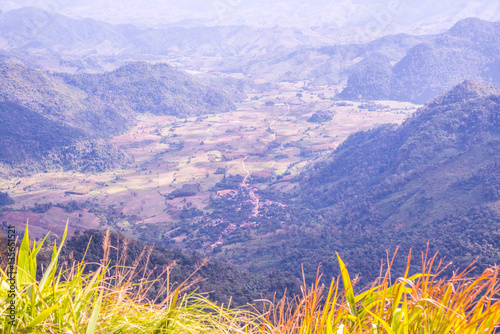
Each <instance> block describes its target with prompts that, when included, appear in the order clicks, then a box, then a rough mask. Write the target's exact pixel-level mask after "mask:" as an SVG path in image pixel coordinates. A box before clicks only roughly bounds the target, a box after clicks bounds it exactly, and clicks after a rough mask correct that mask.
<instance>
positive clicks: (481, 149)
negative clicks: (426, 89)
mask: <svg viewBox="0 0 500 334" xmlns="http://www.w3.org/2000/svg"><path fill="white" fill-rule="evenodd" d="M499 126H500V89H498V88H496V87H495V86H493V85H491V84H487V83H485V84H482V83H478V82H475V81H471V80H468V81H464V82H462V83H461V84H459V85H457V86H456V87H454V88H453V89H452V90H450V91H448V92H447V93H445V94H443V95H441V96H439V97H437V98H435V99H433V100H431V101H429V102H428V103H427V104H426V105H425V106H424V107H423V108H421V109H419V111H417V112H416V114H415V115H414V116H413V117H411V118H409V119H408V120H407V121H405V122H404V123H403V124H402V125H401V126H394V125H383V126H380V127H378V128H375V129H373V130H370V131H365V132H358V133H356V134H354V135H351V136H350V137H349V138H348V139H347V140H346V141H345V142H344V143H342V144H341V145H340V146H339V147H338V148H337V149H336V150H335V151H334V152H333V153H332V154H331V155H329V156H327V157H324V158H321V161H319V162H317V163H315V164H314V165H312V166H311V167H310V168H309V169H308V170H306V171H304V172H303V173H302V174H301V176H300V178H299V179H297V180H296V181H295V183H292V184H291V186H290V187H288V188H287V189H288V190H287V191H282V189H283V187H282V186H281V185H280V183H277V184H276V185H275V191H274V192H273V191H269V192H267V193H263V192H260V194H261V201H263V200H274V201H281V202H285V203H287V209H286V211H282V209H280V210H281V211H275V212H273V214H268V216H269V217H271V218H272V220H271V219H270V221H269V223H267V225H265V224H266V223H265V221H264V220H260V222H261V227H260V228H261V229H263V230H264V229H265V231H266V233H265V234H262V235H261V236H260V239H256V240H255V241H254V242H252V243H248V244H247V245H241V246H239V247H233V248H232V249H228V250H225V249H224V250H223V251H224V252H226V253H225V255H223V256H221V259H225V260H233V261H238V263H245V262H246V261H248V262H251V263H252V268H254V270H256V271H259V270H261V269H264V268H269V267H274V268H280V269H282V270H289V271H292V272H295V274H296V275H300V272H299V271H298V270H297V268H299V266H300V264H301V263H302V264H304V267H305V268H306V269H307V270H306V272H314V268H315V267H316V266H317V265H318V264H322V269H323V270H324V272H325V274H326V275H327V276H330V275H336V274H338V272H337V270H336V263H335V260H334V258H335V252H336V251H337V252H338V253H339V254H340V255H341V256H342V258H343V259H345V260H346V261H347V262H348V263H349V268H350V272H352V273H357V274H359V275H360V276H361V278H362V282H365V283H366V282H368V281H370V280H372V279H375V278H376V277H375V276H376V275H374V274H373V273H378V266H379V264H380V259H385V258H386V252H389V255H391V254H392V252H394V250H395V249H396V247H397V246H400V247H401V248H402V252H403V254H407V252H408V251H409V249H410V248H413V250H414V254H415V256H414V262H415V263H416V264H417V267H418V261H419V258H420V255H419V254H420V252H421V251H423V252H425V250H426V243H427V241H429V242H430V252H431V254H434V252H436V251H439V252H440V255H439V257H443V256H445V257H446V258H447V259H448V260H452V261H453V262H454V264H453V266H451V267H450V269H449V270H448V271H447V273H448V274H449V273H450V272H451V270H452V269H453V270H455V269H457V268H462V269H464V267H465V266H466V265H468V264H469V263H470V262H471V261H472V260H474V259H475V258H476V257H478V262H477V267H478V268H480V269H484V268H485V267H486V266H488V265H491V264H494V263H498V262H499V261H500V257H499V254H500V252H499V251H500V248H499V245H500V235H499V234H498V229H499V228H500V192H499V189H500V131H499V130H498V129H499ZM280 212H281V213H280ZM273 224H274V225H273ZM272 226H276V227H274V228H272ZM257 240H258V241H257ZM257 242H258V245H259V247H258V248H254V247H255V243H257ZM266 254H273V257H272V258H270V257H269V256H267V255H266ZM405 264H406V258H405V257H404V256H401V257H399V258H398V259H397V260H396V262H395V265H394V268H395V270H396V272H398V270H399V272H400V271H401V270H403V269H404V267H405ZM310 278H312V277H310Z"/></svg>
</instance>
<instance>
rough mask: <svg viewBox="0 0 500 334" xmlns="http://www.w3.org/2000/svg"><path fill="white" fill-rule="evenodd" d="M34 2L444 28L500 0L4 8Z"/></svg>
mask: <svg viewBox="0 0 500 334" xmlns="http://www.w3.org/2000/svg"><path fill="white" fill-rule="evenodd" d="M25 6H36V7H40V8H44V9H47V10H50V11H52V12H56V13H60V14H64V15H69V16H72V17H79V18H82V17H92V18H96V19H99V20H103V21H108V22H111V23H134V24H140V25H162V24H170V23H173V22H177V21H181V20H189V19H194V20H201V21H200V22H203V23H204V24H208V25H213V24H248V25H252V26H275V25H281V26H297V27H305V26H318V25H332V26H335V27H345V26H351V27H352V26H359V25H365V24H372V25H374V24H378V25H392V26H406V27H412V28H422V29H431V30H432V29H433V27H435V28H436V29H444V28H447V27H449V26H450V25H451V24H453V23H454V22H456V21H457V20H459V19H461V18H465V17H470V16H475V17H480V18H483V19H486V20H489V21H497V20H500V1H498V0H473V1H464V0H439V1H435V0H420V1H419V0H388V1H382V0H337V1H335V0H307V1H297V0H289V1H283V0H181V1H179V0H176V1H171V0H0V9H3V10H9V9H14V8H19V7H25Z"/></svg>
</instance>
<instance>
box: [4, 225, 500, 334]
mask: <svg viewBox="0 0 500 334" xmlns="http://www.w3.org/2000/svg"><path fill="white" fill-rule="evenodd" d="M65 239H66V233H65V234H64V236H63V238H62V240H61V243H60V245H59V246H57V245H54V248H53V252H52V259H51V261H50V264H49V265H48V266H47V267H46V268H43V271H42V272H40V268H38V266H37V255H38V253H39V251H40V249H41V247H42V245H43V243H44V241H45V239H44V240H42V241H41V242H40V243H36V242H31V241H30V238H29V233H28V227H26V231H25V234H24V237H23V240H22V242H21V244H20V246H19V248H18V249H17V255H16V259H17V263H16V268H17V277H16V281H15V287H16V294H15V304H16V321H15V324H13V325H12V324H11V323H10V322H11V319H10V318H9V317H8V315H9V305H10V304H9V303H10V300H11V298H10V297H9V296H8V294H9V289H10V284H9V283H8V281H7V279H8V276H7V270H0V274H1V280H0V297H1V298H0V303H1V304H0V310H1V319H0V330H1V332H2V333H75V334H76V333H85V334H91V333H263V334H264V333H273V334H274V333H276V334H278V333H290V334H295V333H297V334H301V333H327V334H330V333H331V334H343V333H373V334H375V333H376V334H380V333H394V334H396V333H401V334H408V333H415V334H424V333H425V334H427V333H439V334H440V333H460V334H468V333H470V334H473V333H494V332H495V330H496V326H497V325H499V322H500V301H499V299H498V297H499V289H500V285H499V280H498V274H499V267H497V266H495V267H491V268H488V269H487V270H485V271H484V272H483V273H482V274H481V275H479V276H478V277H470V273H471V271H472V266H470V267H468V268H466V269H465V270H464V271H462V272H460V273H455V274H454V275H453V276H452V277H449V278H445V277H442V275H440V274H441V273H442V271H443V270H444V269H445V268H446V265H443V262H442V261H437V260H436V256H434V257H428V254H423V255H422V268H423V269H422V270H421V272H420V273H418V274H415V275H412V276H409V271H410V265H409V264H410V259H411V252H410V254H409V255H408V266H407V269H406V272H405V274H404V275H403V276H402V277H399V278H396V279H393V278H392V277H391V270H390V269H391V264H392V261H393V260H394V257H393V258H392V260H391V261H389V260H388V266H387V267H388V268H387V269H386V270H385V272H382V270H381V273H380V278H379V279H378V280H377V281H376V282H374V283H373V285H372V286H371V287H370V288H369V289H367V290H365V291H363V292H361V293H359V294H355V292H354V289H353V285H354V282H353V281H351V279H350V275H349V272H348V270H347V268H346V266H345V264H344V263H343V262H342V259H341V258H340V256H339V257H338V261H339V266H340V269H341V276H340V277H339V279H333V280H332V281H331V284H330V285H329V286H328V287H327V286H324V285H322V284H321V283H320V282H321V275H320V274H319V270H318V274H317V276H316V280H315V282H314V283H313V284H312V285H310V286H308V285H307V284H306V283H305V282H304V283H303V286H302V295H301V296H296V297H295V298H293V299H287V298H285V297H284V298H281V299H276V300H273V301H268V300H261V301H257V302H258V303H262V305H263V307H259V308H258V309H257V308H252V307H250V306H249V307H247V308H244V309H243V308H231V307H230V305H228V306H220V305H216V304H214V303H212V302H211V301H209V300H208V299H207V298H206V297H205V296H204V295H202V294H197V293H187V292H186V290H187V289H188V288H189V287H191V286H192V285H193V284H196V282H191V283H189V279H188V280H186V281H185V282H183V283H181V284H180V285H174V284H171V283H172V282H170V279H169V278H170V270H171V268H170V267H167V268H165V270H164V272H163V274H162V275H161V276H160V277H159V278H156V279H155V280H152V279H150V273H148V271H147V270H146V268H147V264H148V261H149V255H150V254H151V250H152V249H151V248H150V249H145V250H144V251H143V253H142V254H141V255H140V256H139V257H138V258H137V259H135V261H134V263H133V265H132V266H131V267H125V266H124V263H125V260H126V259H125V256H126V254H127V252H126V250H127V244H126V243H125V244H124V245H123V246H122V247H123V249H122V250H121V256H120V258H119V260H118V263H117V265H116V267H113V268H109V266H108V263H109V261H108V258H109V252H110V243H109V234H108V235H107V237H106V238H105V239H104V242H103V248H104V251H105V252H104V257H103V259H102V261H101V263H100V266H99V269H98V270H97V271H95V272H92V273H90V274H84V273H85V272H86V271H85V266H86V263H85V262H84V261H82V262H79V263H72V264H69V265H65V264H61V263H59V261H58V259H59V255H60V252H61V249H62V247H63V246H64V242H65ZM140 263H146V265H144V266H140V265H139V264H140ZM37 271H38V277H37ZM156 280H161V282H162V283H163V285H162V288H161V289H160V290H159V291H157V292H158V293H157V295H158V298H157V299H156V300H148V299H147V294H148V291H149V289H151V288H152V283H153V282H154V281H156ZM174 286H176V288H173V287H174ZM160 296H161V298H160Z"/></svg>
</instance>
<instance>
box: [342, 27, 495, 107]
mask: <svg viewBox="0 0 500 334" xmlns="http://www.w3.org/2000/svg"><path fill="white" fill-rule="evenodd" d="M499 54H500V22H486V21H482V20H480V19H476V18H469V19H464V20H461V21H459V22H457V23H456V24H455V25H454V26H453V27H452V28H451V29H449V30H448V31H446V32H445V33H443V34H440V35H437V36H435V37H434V38H433V39H430V40H428V41H425V42H423V43H420V44H417V45H415V46H413V47H412V48H411V49H410V50H409V51H408V52H407V53H406V55H404V57H402V58H401V59H400V60H399V61H398V62H397V63H396V64H394V65H391V61H390V59H383V58H379V59H375V60H372V61H370V62H368V61H364V62H361V63H359V64H358V65H357V66H355V68H354V70H353V74H352V75H351V76H350V77H349V79H348V82H347V87H346V88H345V89H344V90H343V91H342V92H341V93H340V94H339V95H338V97H339V98H342V99H352V100H359V99H364V100H366V99H368V100H370V99H371V100H398V101H411V102H414V103H424V102H425V101H427V100H428V99H430V98H432V97H434V96H436V95H437V94H441V93H443V92H445V91H446V90H448V89H450V88H451V87H453V86H454V85H456V84H458V83H460V82H461V81H463V80H465V79H468V78H470V79H476V80H482V81H489V82H492V83H495V84H500V71H499V64H500V56H499Z"/></svg>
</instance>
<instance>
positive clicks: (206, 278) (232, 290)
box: [41, 230, 300, 305]
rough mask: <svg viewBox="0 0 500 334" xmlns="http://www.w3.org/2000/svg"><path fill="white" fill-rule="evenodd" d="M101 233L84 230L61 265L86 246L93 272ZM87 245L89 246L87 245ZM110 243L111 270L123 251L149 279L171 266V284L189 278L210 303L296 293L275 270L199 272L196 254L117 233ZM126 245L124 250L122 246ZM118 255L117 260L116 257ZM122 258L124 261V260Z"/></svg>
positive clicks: (219, 266)
mask: <svg viewBox="0 0 500 334" xmlns="http://www.w3.org/2000/svg"><path fill="white" fill-rule="evenodd" d="M105 234H106V233H105V232H104V231H98V230H85V231H82V232H78V233H77V234H76V235H74V236H72V237H71V238H70V239H69V240H68V243H67V244H66V247H65V248H64V251H63V254H62V259H63V261H72V260H76V261H81V260H82V259H83V256H84V254H85V250H86V249H87V245H89V248H88V251H87V254H86V256H85V260H86V261H87V262H88V263H89V264H88V266H87V270H88V271H89V272H90V271H93V270H96V269H97V268H98V267H99V263H100V260H101V259H102V258H103V256H104V250H103V242H104V238H105ZM89 242H90V243H89ZM110 242H111V246H112V249H114V250H113V251H111V253H110V261H111V266H114V265H116V264H117V263H118V261H119V260H120V259H122V256H123V253H122V252H124V251H125V250H126V260H125V265H126V266H130V267H133V266H134V262H135V261H136V260H137V259H139V258H141V253H144V254H142V255H143V257H142V262H141V263H140V266H141V267H142V266H144V265H147V267H148V270H151V271H152V276H151V277H150V278H151V279H154V278H155V276H160V275H161V272H162V271H163V270H164V268H166V267H167V266H172V271H171V274H170V283H171V284H172V285H174V286H178V285H179V284H181V283H182V282H184V281H185V280H186V279H187V278H188V277H189V276H190V275H191V274H193V273H195V272H196V273H195V275H194V276H192V277H191V282H193V281H196V282H197V283H196V284H195V285H194V286H193V287H192V288H191V290H194V289H198V290H197V291H198V292H203V293H207V294H208V296H209V298H210V299H211V300H212V301H216V302H219V303H225V304H226V305H227V303H228V301H229V299H230V298H231V299H232V304H233V305H244V304H246V303H251V302H253V301H254V300H256V299H260V298H269V299H272V298H273V295H274V293H276V294H277V295H278V296H283V294H284V293H285V290H286V291H287V295H294V294H297V293H299V285H300V282H299V280H297V279H296V278H294V277H293V276H291V275H289V274H287V273H283V272H280V271H277V270H273V271H270V272H268V273H265V274H259V275H254V274H250V273H249V272H248V271H243V270H240V269H237V268H236V267H234V266H232V265H230V264H226V263H222V262H218V261H214V260H209V261H208V262H206V263H205V264H204V265H203V266H201V268H199V270H198V267H199V265H200V264H201V263H203V262H204V258H203V257H202V256H201V255H199V254H197V253H194V252H193V253H190V254H189V253H184V252H181V251H179V250H173V249H165V248H162V247H160V246H154V245H152V244H148V243H144V242H141V241H137V240H132V239H128V238H126V237H124V236H123V235H121V234H120V233H117V232H111V233H110ZM125 245H126V246H125ZM151 246H153V248H152V250H151V253H150V257H149V261H147V263H146V259H145V258H146V257H145V256H144V255H145V254H147V253H148V252H149V251H150V248H151ZM51 251H52V250H51V249H50V247H48V248H46V251H44V252H42V257H41V261H42V263H48V262H49V261H50V256H51ZM116 252H118V253H119V255H118V258H117V253H116ZM124 258H125V257H124ZM161 283H162V282H158V283H157V284H155V285H154V286H155V288H153V289H152V290H151V291H150V293H149V294H150V297H151V298H152V299H154V298H157V297H158V296H157V293H158V291H159V287H160V285H161Z"/></svg>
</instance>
